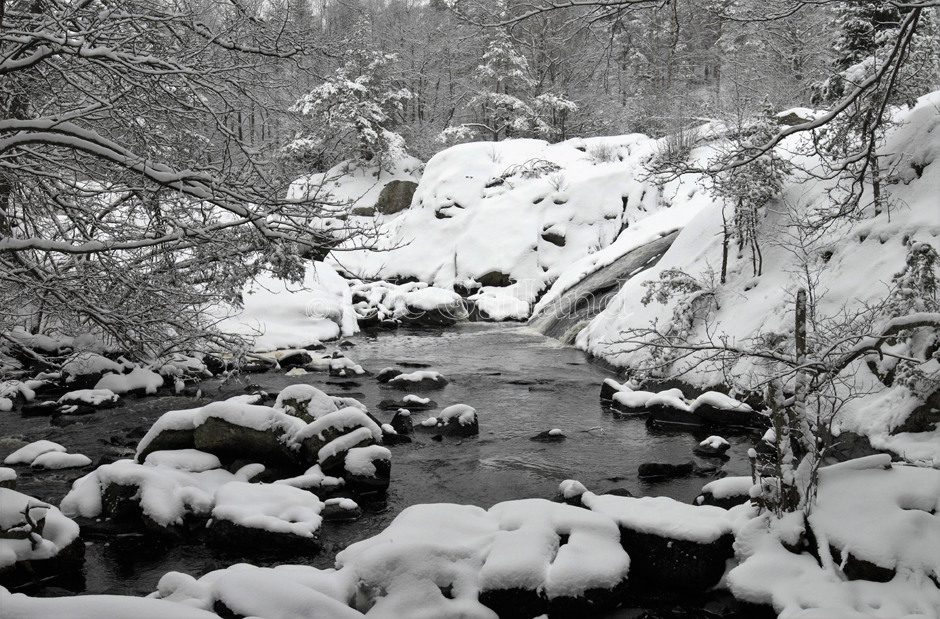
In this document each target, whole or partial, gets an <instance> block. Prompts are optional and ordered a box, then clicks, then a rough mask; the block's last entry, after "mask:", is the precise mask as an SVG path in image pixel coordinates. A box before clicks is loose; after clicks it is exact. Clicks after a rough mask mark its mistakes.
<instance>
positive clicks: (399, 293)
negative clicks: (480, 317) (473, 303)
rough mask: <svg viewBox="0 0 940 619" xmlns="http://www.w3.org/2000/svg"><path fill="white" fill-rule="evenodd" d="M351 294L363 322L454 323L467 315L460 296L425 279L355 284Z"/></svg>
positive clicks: (464, 318) (369, 323) (365, 323)
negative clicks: (394, 282) (421, 280)
mask: <svg viewBox="0 0 940 619" xmlns="http://www.w3.org/2000/svg"><path fill="white" fill-rule="evenodd" d="M352 295H353V302H354V304H355V308H356V313H357V315H358V316H359V318H360V321H361V322H362V324H364V325H371V324H393V325H394V324H411V325H453V324H455V323H457V322H459V321H462V320H466V319H467V316H468V314H467V309H466V306H465V304H464V301H463V299H462V298H461V297H460V295H458V294H457V293H456V292H454V291H453V290H449V289H445V288H438V287H434V286H428V285H427V284H426V283H424V282H410V283H406V284H393V283H390V282H383V281H379V282H370V283H355V284H353V287H352Z"/></svg>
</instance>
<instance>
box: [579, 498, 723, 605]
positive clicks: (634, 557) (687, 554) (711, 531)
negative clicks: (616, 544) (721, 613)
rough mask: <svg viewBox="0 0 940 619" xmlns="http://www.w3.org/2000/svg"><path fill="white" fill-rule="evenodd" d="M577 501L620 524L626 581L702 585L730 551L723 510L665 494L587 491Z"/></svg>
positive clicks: (716, 574)
mask: <svg viewBox="0 0 940 619" xmlns="http://www.w3.org/2000/svg"><path fill="white" fill-rule="evenodd" d="M581 501H582V503H583V505H584V506H585V507H587V508H588V509H590V510H592V511H594V512H596V513H598V514H603V515H605V516H608V517H610V518H612V519H613V520H614V521H615V522H617V524H618V526H619V527H620V543H621V544H622V545H623V548H624V550H626V551H627V554H629V555H630V560H631V568H630V575H631V585H642V584H647V585H650V586H653V587H657V588H663V589H690V590H704V589H707V588H709V587H712V586H714V585H715V584H717V583H718V581H719V580H720V579H721V577H722V575H723V574H724V572H725V563H726V562H727V561H728V559H730V558H731V557H732V556H734V551H733V548H732V544H733V542H734V537H733V536H732V534H731V520H730V518H729V517H728V512H727V511H726V510H724V509H721V508H718V507H696V506H693V505H687V504H685V503H679V502H678V501H675V500H673V499H670V498H666V497H644V498H633V497H622V496H614V495H609V494H606V495H595V494H593V493H591V492H586V493H584V494H583V496H582V497H581Z"/></svg>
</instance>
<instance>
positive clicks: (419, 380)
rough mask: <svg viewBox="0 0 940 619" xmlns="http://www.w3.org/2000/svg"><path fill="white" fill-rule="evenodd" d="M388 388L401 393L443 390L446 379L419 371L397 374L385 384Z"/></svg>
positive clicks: (436, 373) (425, 371)
mask: <svg viewBox="0 0 940 619" xmlns="http://www.w3.org/2000/svg"><path fill="white" fill-rule="evenodd" d="M386 384H387V385H388V386H389V387H393V388H395V389H400V390H402V391H431V390H435V389H443V388H444V387H445V386H446V385H447V379H446V378H444V377H443V376H442V375H441V374H439V373H438V372H431V371H428V370H419V371H417V372H411V373H408V374H398V375H397V376H395V377H394V378H391V379H389V380H388V382H387V383H386Z"/></svg>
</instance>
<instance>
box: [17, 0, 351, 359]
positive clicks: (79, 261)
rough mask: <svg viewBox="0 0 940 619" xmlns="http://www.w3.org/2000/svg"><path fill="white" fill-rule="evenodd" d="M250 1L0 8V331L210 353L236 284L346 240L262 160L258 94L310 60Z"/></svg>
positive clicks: (274, 16)
mask: <svg viewBox="0 0 940 619" xmlns="http://www.w3.org/2000/svg"><path fill="white" fill-rule="evenodd" d="M258 5H259V6H257V7H254V8H252V7H251V3H242V2H237V1H235V0H231V1H230V2H214V1H211V0H156V1H155V2H154V1H144V0H121V1H116V0H29V1H27V0H22V1H19V0H0V23H2V29H0V281H2V286H0V288H2V292H0V297H2V301H0V307H2V308H3V310H2V313H0V329H8V328H10V327H11V326H13V325H16V324H24V323H25V324H26V325H28V326H29V327H30V328H31V329H32V330H34V331H35V330H37V329H40V328H41V329H53V330H55V329H58V330H63V331H71V332H73V333H74V332H79V331H94V332H97V333H99V334H103V335H106V336H108V337H109V338H111V339H112V341H113V342H114V343H116V344H119V345H121V346H122V347H124V348H125V349H128V350H131V351H137V352H140V353H146V354H162V353H165V352H168V351H171V350H174V349H177V348H179V347H186V346H192V345H195V343H196V342H198V341H203V342H204V341H205V340H206V338H209V339H213V338H215V339H218V338H219V337H221V335H220V334H219V333H218V332H217V331H216V330H215V328H214V323H215V322H216V321H217V320H218V318H219V315H218V306H219V304H220V303H222V302H235V303H237V302H238V299H239V294H240V290H241V288H242V286H243V284H244V283H245V282H246V281H247V280H248V279H250V278H251V277H253V276H254V275H256V274H257V273H259V272H260V271H261V270H264V269H268V270H273V271H274V272H276V273H278V274H279V275H282V276H284V277H294V278H297V277H299V275H300V274H301V273H302V268H303V260H304V256H310V255H313V254H316V253H317V252H319V251H322V248H323V247H324V244H326V245H329V244H332V243H334V242H336V241H338V240H340V239H341V237H343V236H346V235H348V234H350V233H351V231H349V230H346V229H344V227H343V226H342V225H339V226H334V228H333V229H332V230H331V231H330V232H329V233H328V234H325V233H323V232H315V230H316V229H317V228H316V227H312V226H311V225H310V221H311V220H315V219H317V218H318V217H321V216H323V215H324V205H322V204H318V203H315V202H302V201H292V200H288V199H287V197H286V196H287V191H286V190H287V185H288V180H289V179H285V178H281V177H279V176H278V175H277V174H276V173H275V169H274V168H273V167H272V165H271V163H270V160H269V158H268V157H267V154H268V153H270V152H272V151H273V147H272V144H271V143H268V142H276V141H277V138H278V137H279V134H278V132H279V131H282V129H280V128H279V127H278V121H277V119H276V118H275V117H276V115H277V111H276V110H272V109H271V108H270V98H269V97H268V94H269V93H270V91H271V90H272V89H275V88H276V87H277V86H278V85H279V84H280V83H281V82H280V80H282V79H284V78H285V77H288V76H290V75H291V74H292V73H296V71H298V70H300V69H302V66H303V63H304V60H305V58H307V57H308V55H309V54H310V53H311V52H313V51H316V48H315V47H314V46H312V45H311V44H310V42H309V41H307V40H305V38H304V37H303V36H301V34H300V33H297V32H294V31H293V30H292V28H291V21H290V18H289V15H290V14H289V13H288V12H278V11H277V10H275V9H276V8H277V6H279V5H277V4H276V3H265V4H264V5H262V4H261V3H258ZM246 110H255V111H257V110H263V111H264V113H252V114H250V115H249V114H247V113H246ZM283 111H284V112H286V109H284V110H283ZM249 116H250V117H249ZM261 138H264V140H266V141H268V142H263V141H261ZM327 210H328V209H327ZM327 214H328V213H327ZM321 229H322V228H321Z"/></svg>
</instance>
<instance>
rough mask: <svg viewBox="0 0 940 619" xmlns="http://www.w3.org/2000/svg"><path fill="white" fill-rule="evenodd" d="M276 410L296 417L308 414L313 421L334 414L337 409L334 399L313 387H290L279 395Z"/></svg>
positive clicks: (302, 385)
mask: <svg viewBox="0 0 940 619" xmlns="http://www.w3.org/2000/svg"><path fill="white" fill-rule="evenodd" d="M274 409H275V410H280V411H284V412H285V413H287V414H288V415H293V416H295V417H300V416H302V415H301V414H306V415H308V416H310V417H311V418H313V419H319V418H320V417H322V416H323V415H326V414H328V413H332V412H333V411H335V410H337V409H336V403H335V402H334V401H333V398H331V397H330V396H328V395H326V393H324V392H323V391H321V390H319V389H317V388H316V387H314V386H313V385H304V384H298V385H289V386H287V387H285V388H284V389H283V390H282V391H281V393H279V394H278V396H277V400H276V401H275V402H274Z"/></svg>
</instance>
